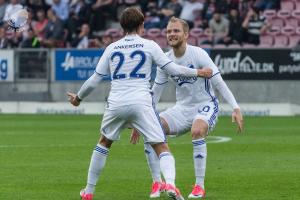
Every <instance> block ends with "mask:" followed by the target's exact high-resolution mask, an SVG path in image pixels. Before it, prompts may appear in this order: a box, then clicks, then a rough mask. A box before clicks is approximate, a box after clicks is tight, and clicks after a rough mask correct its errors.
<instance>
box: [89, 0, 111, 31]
mask: <svg viewBox="0 0 300 200" xmlns="http://www.w3.org/2000/svg"><path fill="white" fill-rule="evenodd" d="M115 5H116V0H96V3H94V4H93V5H92V7H91V19H90V20H91V21H90V23H89V24H90V26H91V28H92V31H101V30H104V29H105V28H106V27H107V22H108V21H109V20H115V19H116V7H115Z"/></svg>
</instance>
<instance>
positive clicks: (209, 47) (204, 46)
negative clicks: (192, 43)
mask: <svg viewBox="0 0 300 200" xmlns="http://www.w3.org/2000/svg"><path fill="white" fill-rule="evenodd" d="M200 47H201V48H202V49H211V48H212V46H211V45H210V44H201V45H200Z"/></svg>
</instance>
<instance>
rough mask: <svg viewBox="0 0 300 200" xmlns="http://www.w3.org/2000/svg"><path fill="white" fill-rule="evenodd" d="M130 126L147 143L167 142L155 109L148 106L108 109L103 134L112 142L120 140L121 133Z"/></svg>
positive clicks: (102, 126) (103, 124) (102, 129)
mask: <svg viewBox="0 0 300 200" xmlns="http://www.w3.org/2000/svg"><path fill="white" fill-rule="evenodd" d="M128 125H130V126H132V127H133V128H135V129H137V130H138V131H139V132H140V133H141V134H142V135H143V137H144V141H145V143H160V142H166V137H165V134H164V130H163V127H162V125H161V123H160V120H159V116H158V114H157V113H156V111H155V109H154V107H152V106H148V105H136V104H135V105H126V106H120V107H115V108H106V110H105V112H104V116H103V120H102V125H101V133H102V135H104V136H105V137H106V138H108V139H110V140H113V141H115V140H119V139H120V131H121V129H123V128H126V127H128Z"/></svg>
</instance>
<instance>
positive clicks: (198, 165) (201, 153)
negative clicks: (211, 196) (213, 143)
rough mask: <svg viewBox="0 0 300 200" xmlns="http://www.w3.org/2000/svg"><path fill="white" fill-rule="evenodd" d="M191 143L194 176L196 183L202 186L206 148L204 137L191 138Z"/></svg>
mask: <svg viewBox="0 0 300 200" xmlns="http://www.w3.org/2000/svg"><path fill="white" fill-rule="evenodd" d="M192 143H193V149H194V152H193V158H194V168H195V176H196V185H200V186H201V187H202V188H204V177H205V169H206V157H207V148H206V142H205V139H204V138H201V139H197V140H192Z"/></svg>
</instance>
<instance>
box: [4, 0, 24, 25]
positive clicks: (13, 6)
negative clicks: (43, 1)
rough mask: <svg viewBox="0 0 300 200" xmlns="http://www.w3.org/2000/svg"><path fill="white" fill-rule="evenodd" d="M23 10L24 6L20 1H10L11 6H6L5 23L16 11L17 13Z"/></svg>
mask: <svg viewBox="0 0 300 200" xmlns="http://www.w3.org/2000/svg"><path fill="white" fill-rule="evenodd" d="M22 8H23V6H22V5H21V4H20V3H19V0H10V4H8V5H7V6H6V9H5V14H4V18H3V20H4V21H7V20H9V18H10V15H11V14H12V13H13V12H14V11H17V10H19V9H22Z"/></svg>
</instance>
